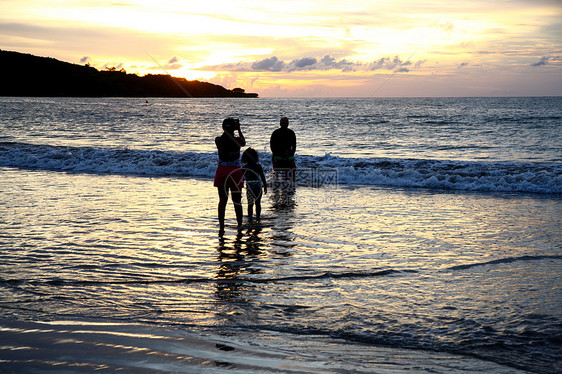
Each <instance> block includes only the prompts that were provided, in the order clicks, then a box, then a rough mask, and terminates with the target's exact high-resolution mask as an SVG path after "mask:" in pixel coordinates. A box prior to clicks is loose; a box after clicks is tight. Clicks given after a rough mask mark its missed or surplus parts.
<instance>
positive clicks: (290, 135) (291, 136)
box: [269, 117, 297, 182]
mask: <svg viewBox="0 0 562 374" xmlns="http://www.w3.org/2000/svg"><path fill="white" fill-rule="evenodd" d="M279 126H280V127H279V128H278V129H276V130H275V131H273V134H271V138H270V140H269V145H270V147H271V153H272V162H273V171H274V173H275V176H276V178H278V177H279V174H281V175H284V180H285V181H292V182H294V181H295V169H296V165H295V151H296V149H297V137H296V136H295V132H294V131H293V130H291V129H289V119H288V118H287V117H283V118H281V120H280V121H279Z"/></svg>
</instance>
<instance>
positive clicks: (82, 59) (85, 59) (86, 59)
mask: <svg viewBox="0 0 562 374" xmlns="http://www.w3.org/2000/svg"><path fill="white" fill-rule="evenodd" d="M89 59H90V57H88V56H84V57H82V58H81V59H80V63H82V64H85V63H87V62H88V60H89Z"/></svg>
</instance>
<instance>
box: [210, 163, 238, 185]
mask: <svg viewBox="0 0 562 374" xmlns="http://www.w3.org/2000/svg"><path fill="white" fill-rule="evenodd" d="M214 186H215V187H223V188H225V189H230V190H232V191H240V190H242V188H243V187H244V172H243V171H242V169H241V168H240V167H239V166H219V167H218V168H217V171H216V172H215V182H214Z"/></svg>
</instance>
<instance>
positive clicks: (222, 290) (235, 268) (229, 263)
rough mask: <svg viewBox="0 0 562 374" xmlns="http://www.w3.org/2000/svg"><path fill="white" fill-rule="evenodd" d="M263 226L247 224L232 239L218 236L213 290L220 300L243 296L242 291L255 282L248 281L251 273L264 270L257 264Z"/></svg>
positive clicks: (245, 290)
mask: <svg viewBox="0 0 562 374" xmlns="http://www.w3.org/2000/svg"><path fill="white" fill-rule="evenodd" d="M261 232H262V228H260V227H253V228H249V229H248V230H247V231H246V232H239V233H238V235H237V236H236V238H235V239H234V240H233V241H229V240H227V239H225V238H220V239H219V246H218V248H217V250H218V252H219V255H218V258H217V259H218V261H219V263H220V264H219V266H218V270H217V275H216V279H217V284H216V287H217V291H216V294H217V296H218V298H219V299H221V300H232V299H237V300H241V299H242V300H244V298H245V297H246V296H244V293H245V292H247V291H249V290H251V289H252V288H253V287H254V286H253V284H252V283H251V282H248V280H249V279H251V278H252V276H253V275H256V274H261V273H263V268H260V267H259V266H257V264H258V262H259V259H260V256H262V254H263V249H262V247H263V245H264V241H263V239H262V237H261V236H260V234H261Z"/></svg>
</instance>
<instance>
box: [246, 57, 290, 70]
mask: <svg viewBox="0 0 562 374" xmlns="http://www.w3.org/2000/svg"><path fill="white" fill-rule="evenodd" d="M284 67H285V63H284V62H283V61H281V60H279V59H278V58H277V57H276V56H273V57H270V58H266V59H264V60H261V61H256V62H254V63H253V64H252V70H256V71H282V70H283V68H284Z"/></svg>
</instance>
